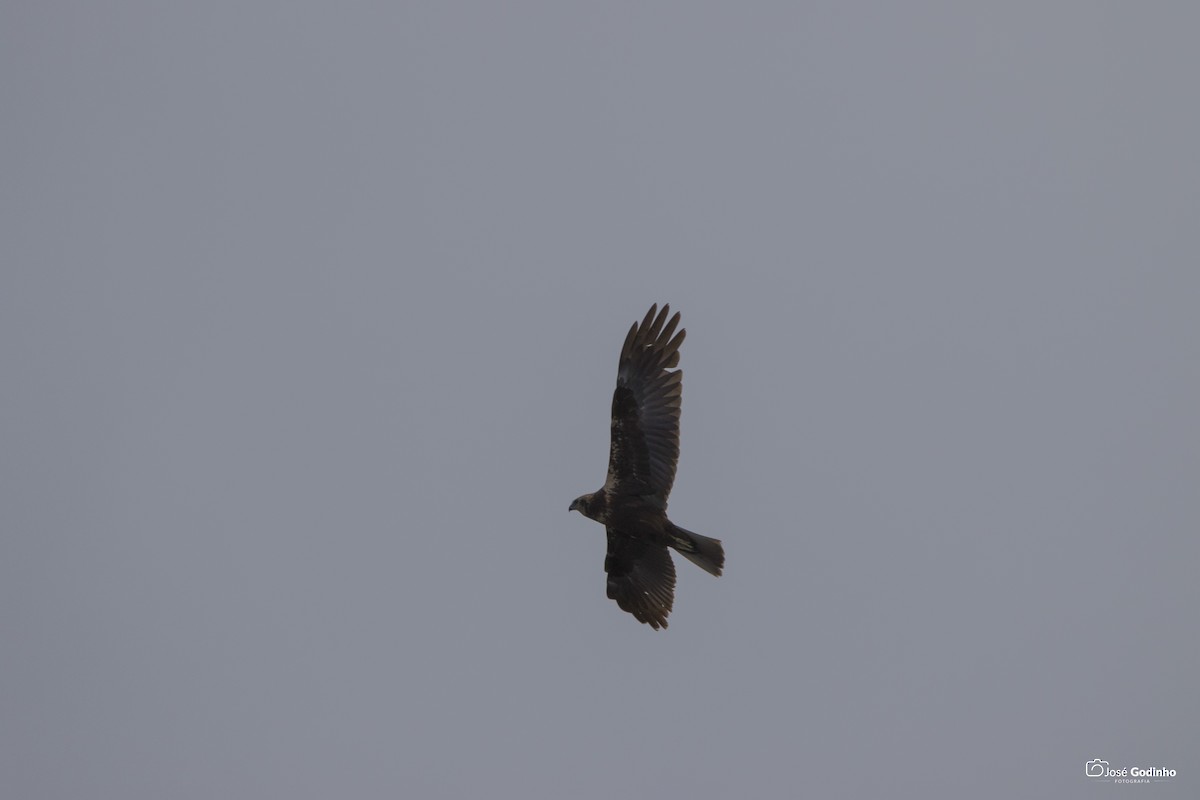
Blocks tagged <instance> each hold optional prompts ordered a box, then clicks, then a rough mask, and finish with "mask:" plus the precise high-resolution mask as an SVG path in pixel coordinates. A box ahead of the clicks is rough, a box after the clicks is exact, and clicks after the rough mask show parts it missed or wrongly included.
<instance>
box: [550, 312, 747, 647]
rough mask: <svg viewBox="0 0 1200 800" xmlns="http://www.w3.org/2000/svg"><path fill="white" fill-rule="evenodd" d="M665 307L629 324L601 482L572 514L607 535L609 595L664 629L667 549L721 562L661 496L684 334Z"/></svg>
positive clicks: (670, 463)
mask: <svg viewBox="0 0 1200 800" xmlns="http://www.w3.org/2000/svg"><path fill="white" fill-rule="evenodd" d="M670 310H671V307H670V306H669V305H664V306H663V307H662V311H659V310H658V305H657V304H655V305H652V306H650V311H649V312H648V313H647V314H646V318H645V319H643V320H642V321H641V323H640V324H639V323H637V322H635V323H633V327H632V328H630V329H629V335H627V336H626V337H625V344H624V345H623V346H622V347H621V360H620V362H619V365H618V367H617V388H616V391H614V392H613V402H612V441H611V444H610V446H609V453H608V477H607V478H606V479H605V481H604V486H602V487H601V488H600V489H598V490H597V491H595V492H592V493H591V494H585V495H582V496H580V497H577V498H575V499H574V500H573V501H572V502H571V507H570V508H569V509H568V511H578V512H580V513H581V514H583V515H584V516H585V517H588V518H589V519H594V520H596V521H597V522H599V523H601V524H603V525H604V527H605V530H607V532H608V555H607V557H606V558H605V559H604V571H605V572H606V573H608V596H609V597H610V598H612V599H613V600H616V601H617V605H619V606H620V607H621V608H622V609H624V610H625V611H628V612H629V613H630V614H633V616H634V617H636V618H637V619H638V621H639V622H644V623H646V624H647V625H649V626H650V627H652V628H654V629H655V630H658V629H659V628H665V627H667V615H668V614H670V613H671V606H672V604H673V603H674V601H675V564H674V562H673V561H672V560H671V555H670V553H668V552H667V548H668V547H671V548H674V550H675V552H677V553H679V554H680V555H681V556H683V557H684V558H686V559H687V560H688V561H691V562H692V563H693V564H695V565H696V566H698V567H700V569H702V570H704V571H705V572H708V573H709V574H712V575H720V574H721V569H722V568H723V567H724V566H725V550H724V549H723V548H722V547H721V542H720V541H718V540H717V539H710V538H709V537H707V536H701V535H700V534H698V533H692V532H691V531H688V530H684V529H683V528H680V527H679V526H677V525H675V524H674V523H672V522H671V520H669V519H667V496H668V495H669V494H670V493H671V486H672V484H674V483H675V466H676V464H677V463H678V461H679V406H680V398H681V396H682V393H683V372H682V371H681V370H678V369H675V367H678V366H679V345H681V344H683V337H684V335H685V334H686V331H685V330H683V329H682V328H680V330H679V332H678V333H675V328H676V327H677V326H678V325H679V314H678V313H676V314H675V316H673V317H671V318H670V319H669V320H668V318H667V315H668V314H669V313H670Z"/></svg>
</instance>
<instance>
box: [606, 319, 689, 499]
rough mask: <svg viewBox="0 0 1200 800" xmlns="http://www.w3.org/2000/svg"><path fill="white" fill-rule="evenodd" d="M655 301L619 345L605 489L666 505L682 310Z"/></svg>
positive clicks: (679, 380)
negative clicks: (655, 499) (652, 497)
mask: <svg viewBox="0 0 1200 800" xmlns="http://www.w3.org/2000/svg"><path fill="white" fill-rule="evenodd" d="M670 310H671V307H670V306H669V305H664V306H663V307H662V311H659V310H658V305H657V304H655V305H652V306H651V307H650V311H649V312H647V313H646V316H645V318H644V319H643V320H642V322H641V323H640V324H638V323H634V326H633V327H632V328H630V329H629V333H628V334H627V335H626V337H625V343H624V345H623V346H622V347H621V359H620V362H619V364H618V367H617V388H616V389H615V390H614V392H613V405H612V439H611V443H610V450H609V460H608V480H607V481H606V482H605V489H606V490H607V491H608V492H609V493H610V494H617V495H620V494H626V495H652V496H655V497H657V498H658V499H659V500H660V501H661V503H662V506H663V507H664V508H665V507H666V503H667V497H668V495H670V493H671V487H672V486H673V485H674V483H675V468H676V465H677V464H678V462H679V412H680V407H681V403H682V397H683V372H682V371H680V370H677V369H675V367H677V366H678V365H679V347H680V345H682V344H683V340H684V337H685V336H686V334H687V331H686V330H685V329H680V330H679V332H678V333H676V332H675V329H676V328H677V327H678V325H679V314H678V313H676V314H675V315H674V316H671V317H668V315H669V314H670Z"/></svg>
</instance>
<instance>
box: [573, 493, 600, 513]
mask: <svg viewBox="0 0 1200 800" xmlns="http://www.w3.org/2000/svg"><path fill="white" fill-rule="evenodd" d="M593 497H594V495H593V494H581V495H580V496H579V497H576V498H575V499H574V500H572V501H571V507H570V508H568V509H567V511H578V512H579V513H580V514H583V515H584V516H585V517H589V516H591V514H590V513H588V512H590V511H591V510H592V498H593Z"/></svg>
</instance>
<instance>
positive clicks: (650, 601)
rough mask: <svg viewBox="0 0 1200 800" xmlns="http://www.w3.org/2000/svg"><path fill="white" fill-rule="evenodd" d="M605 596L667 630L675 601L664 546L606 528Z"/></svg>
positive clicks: (672, 565)
mask: <svg viewBox="0 0 1200 800" xmlns="http://www.w3.org/2000/svg"><path fill="white" fill-rule="evenodd" d="M604 571H605V572H607V573H608V596H609V597H610V598H611V599H613V600H616V601H617V605H619V606H620V607H621V608H622V609H624V610H625V611H628V612H629V613H630V614H633V616H635V617H636V618H637V619H638V621H639V622H644V623H646V624H647V625H649V626H650V627H652V628H654V629H655V630H658V629H659V628H665V627H667V615H668V614H670V613H671V606H672V604H673V603H674V602H675V563H674V562H673V561H672V560H671V554H670V553H668V552H667V548H666V546H665V545H661V544H654V543H652V542H648V541H646V540H645V539H643V538H640V537H639V538H635V537H632V536H629V535H628V534H626V533H624V532H622V531H621V530H619V529H615V528H611V527H610V528H608V556H607V557H606V558H605V559H604Z"/></svg>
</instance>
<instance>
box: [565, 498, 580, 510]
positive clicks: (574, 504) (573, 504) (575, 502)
mask: <svg viewBox="0 0 1200 800" xmlns="http://www.w3.org/2000/svg"><path fill="white" fill-rule="evenodd" d="M577 508H579V501H578V500H572V501H571V507H570V508H568V509H567V511H574V510H575V509H577Z"/></svg>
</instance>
